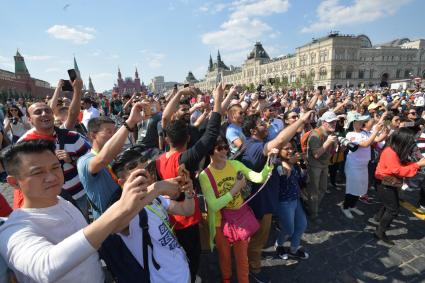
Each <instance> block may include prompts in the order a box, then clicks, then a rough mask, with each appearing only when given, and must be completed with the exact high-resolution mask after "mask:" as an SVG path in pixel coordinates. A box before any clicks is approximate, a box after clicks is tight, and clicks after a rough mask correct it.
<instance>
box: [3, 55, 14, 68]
mask: <svg viewBox="0 0 425 283" xmlns="http://www.w3.org/2000/svg"><path fill="white" fill-rule="evenodd" d="M0 66H3V67H6V68H13V67H14V66H15V65H14V64H13V60H12V58H9V57H5V56H1V55H0Z"/></svg>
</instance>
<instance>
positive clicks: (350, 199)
mask: <svg viewBox="0 0 425 283" xmlns="http://www.w3.org/2000/svg"><path fill="white" fill-rule="evenodd" d="M358 200H359V196H355V195H351V194H345V198H344V204H343V208H344V209H347V208H353V207H355V206H356V203H357V201H358Z"/></svg>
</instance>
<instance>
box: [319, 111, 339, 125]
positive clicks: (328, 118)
mask: <svg viewBox="0 0 425 283" xmlns="http://www.w3.org/2000/svg"><path fill="white" fill-rule="evenodd" d="M337 120H338V117H337V116H336V114H335V112H333V111H326V112H325V113H323V115H322V117H320V121H325V122H328V123H330V122H333V121H337Z"/></svg>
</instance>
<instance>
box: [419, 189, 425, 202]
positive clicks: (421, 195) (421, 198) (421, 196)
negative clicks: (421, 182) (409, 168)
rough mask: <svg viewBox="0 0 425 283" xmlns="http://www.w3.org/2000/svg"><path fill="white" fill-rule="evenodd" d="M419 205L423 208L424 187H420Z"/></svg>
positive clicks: (424, 198) (424, 200)
mask: <svg viewBox="0 0 425 283" xmlns="http://www.w3.org/2000/svg"><path fill="white" fill-rule="evenodd" d="M419 205H421V206H425V187H423V186H422V187H421V191H420V198H419Z"/></svg>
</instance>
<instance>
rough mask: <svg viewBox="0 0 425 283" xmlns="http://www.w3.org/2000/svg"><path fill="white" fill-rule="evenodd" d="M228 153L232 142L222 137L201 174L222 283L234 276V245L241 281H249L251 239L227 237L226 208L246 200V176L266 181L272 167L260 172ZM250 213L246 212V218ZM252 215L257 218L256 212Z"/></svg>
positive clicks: (212, 244) (237, 270)
mask: <svg viewBox="0 0 425 283" xmlns="http://www.w3.org/2000/svg"><path fill="white" fill-rule="evenodd" d="M228 152H229V145H228V144H227V143H226V140H225V139H224V138H222V137H221V136H219V138H218V139H217V141H216V143H215V145H214V148H213V150H212V151H211V152H210V157H211V163H210V165H209V166H208V167H207V168H206V169H205V170H204V171H202V172H201V173H200V174H199V182H200V185H201V189H202V193H203V194H204V196H205V200H206V202H207V206H208V225H209V232H210V234H209V235H210V247H211V249H212V248H213V247H214V240H215V244H216V246H217V251H218V256H219V264H220V270H221V276H222V282H228V283H230V279H231V277H232V256H231V248H232V246H233V254H234V256H235V261H236V272H237V278H238V282H239V283H248V282H249V280H248V274H249V265H248V242H249V240H248V239H247V240H238V241H234V242H233V243H232V242H231V239H229V237H228V236H227V235H226V236H225V234H224V232H223V223H224V222H223V220H224V216H225V215H224V214H223V213H224V211H223V210H224V209H225V210H238V209H240V208H241V205H242V203H243V202H244V199H243V197H242V195H241V189H243V188H244V187H245V186H246V182H245V178H247V179H248V180H249V181H251V182H254V183H263V182H264V181H266V179H267V176H268V174H269V172H270V170H271V167H270V166H268V162H267V163H266V165H265V166H264V168H263V170H262V171H261V172H259V173H257V172H255V171H252V170H251V169H249V168H247V167H246V166H245V165H243V164H242V163H241V162H239V161H237V160H228V159H227V154H228ZM240 173H242V175H243V177H242V176H240ZM238 175H239V176H238ZM251 214H252V211H251ZM248 216H249V215H246V217H248ZM226 217H227V216H226ZM252 217H254V215H253V214H252ZM254 218H255V217H254ZM255 221H256V220H255Z"/></svg>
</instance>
